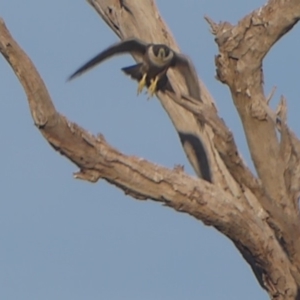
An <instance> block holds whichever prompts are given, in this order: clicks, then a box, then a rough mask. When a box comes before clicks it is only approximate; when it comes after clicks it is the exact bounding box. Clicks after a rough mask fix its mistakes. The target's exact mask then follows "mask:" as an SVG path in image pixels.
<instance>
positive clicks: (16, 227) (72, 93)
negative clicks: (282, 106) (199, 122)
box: [0, 0, 300, 300]
mask: <svg viewBox="0 0 300 300" xmlns="http://www.w3.org/2000/svg"><path fill="white" fill-rule="evenodd" d="M264 2H265V1H263V0H255V1H248V2H247V1H238V0H231V1H226V3H225V2H224V1H223V0H213V1H201V0H198V1H196V0H185V1H172V3H173V4H172V5H173V8H172V10H170V9H169V7H168V3H170V1H169V0H165V1H163V0H158V1H157V5H158V7H159V9H160V11H161V13H162V16H163V18H164V19H165V20H166V22H167V23H168V26H169V28H170V29H171V30H172V32H173V34H174V37H175V38H176V40H177V41H178V43H179V45H180V47H181V49H182V51H183V52H184V53H186V54H188V55H189V56H190V57H191V59H192V60H193V62H194V64H195V66H196V68H197V71H198V73H199V76H200V77H201V78H202V80H203V81H204V82H205V84H206V85H207V87H208V88H209V90H210V91H211V93H212V95H213V96H214V98H215V99H216V103H217V105H218V108H219V110H220V114H221V115H222V117H223V118H224V119H225V121H226V122H227V124H228V125H229V127H230V128H231V129H232V131H233V132H234V133H235V137H236V140H237V142H238V144H239V147H240V150H241V152H242V154H243V156H244V157H245V158H246V160H247V162H248V163H249V165H251V161H250V159H249V155H248V152H247V147H246V145H245V139H244V136H243V132H242V127H241V124H240V121H239V118H238V116H237V113H236V111H235V109H234V107H233V105H232V101H231V99H230V95H229V91H228V89H227V87H226V86H224V85H222V84H221V83H219V82H217V81H216V80H215V78H214V76H215V66H214V55H216V54H217V48H216V45H215V43H214V37H213V36H212V35H211V34H210V33H209V28H208V25H207V24H206V22H205V21H204V19H203V16H204V15H205V14H207V15H209V16H210V17H212V18H213V19H214V20H216V21H221V20H223V21H230V22H233V23H235V22H236V21H237V20H239V19H240V18H241V17H242V16H244V15H245V14H246V13H248V12H250V11H251V10H253V9H256V8H258V7H259V6H260V5H262V4H263V3H264ZM0 14H1V17H2V18H4V20H5V21H6V24H7V26H8V28H9V29H10V30H11V33H12V34H13V36H14V37H15V38H16V40H17V41H18V42H19V43H20V45H21V46H22V47H23V48H24V50H25V51H26V52H27V54H28V55H29V56H30V57H31V59H32V60H33V62H34V63H35V65H36V67H37V68H38V70H39V72H40V74H41V76H42V77H43V79H44V80H45V83H46V85H47V87H48V89H49V91H50V94H51V96H52V98H53V101H54V103H55V105H56V107H57V109H58V110H59V111H60V112H61V113H63V114H64V115H66V116H67V117H68V118H69V119H70V120H72V121H75V122H77V123H78V124H80V125H82V126H83V127H84V128H86V129H88V130H89V131H91V132H92V133H102V134H104V135H105V137H106V139H107V141H108V142H110V143H111V144H112V145H113V146H115V147H117V148H118V149H119V150H121V151H123V152H124V153H126V154H134V155H137V156H141V157H144V158H146V159H148V160H150V161H153V162H155V163H158V164H162V165H164V166H167V167H170V168H172V167H173V166H174V165H175V164H184V165H185V169H186V171H187V172H188V173H190V174H193V171H192V169H191V168H190V167H189V165H188V162H187V160H186V158H185V155H184V153H183V151H182V149H181V146H180V143H179V140H178V137H177V135H176V133H175V130H174V129H173V128H172V125H171V124H170V121H169V120H168V117H167V115H166V113H165V112H164V111H163V109H162V108H161V106H160V104H159V102H158V101H157V100H156V99H155V98H154V99H152V100H151V101H146V97H145V96H140V97H137V96H136V87H137V86H136V83H135V82H133V81H131V80H130V79H129V78H127V77H125V76H124V75H123V74H122V73H121V71H120V68H121V67H123V66H127V65H129V64H130V63H132V58H131V57H129V56H123V57H120V58H117V59H114V60H111V61H108V62H106V63H105V64H103V65H101V66H100V67H99V68H96V69H94V70H93V71H91V72H90V73H88V74H86V75H85V76H82V77H80V78H78V79H76V80H75V81H73V82H71V83H66V82H65V80H66V78H67V76H68V75H70V73H72V72H73V71H74V70H75V69H76V68H77V67H78V66H80V65H81V64H82V63H83V62H85V61H86V60H87V59H89V58H90V57H91V56H93V55H94V54H96V53H97V52H99V51H101V50H102V49H103V48H105V47H107V46H108V45H110V44H111V43H114V42H116V41H117V37H116V36H115V35H114V33H113V32H112V31H111V30H110V29H109V28H108V27H107V26H106V24H105V23H104V22H103V21H102V20H101V19H100V18H99V17H98V15H97V14H96V13H95V11H94V10H93V9H92V8H91V7H90V6H89V5H88V4H87V3H86V1H83V0H82V1H79V0H78V1H70V0H69V1H68V0H61V1H59V2H58V1H37V0H28V1H24V2H23V1H14V0H11V1H1V3H0ZM179 20H182V22H179ZM299 34H300V32H299V28H296V29H294V30H293V31H292V32H291V33H289V34H288V35H287V36H286V37H284V38H283V39H282V40H281V41H280V42H279V43H278V44H277V45H276V46H275V47H274V49H273V50H272V51H271V53H270V55H269V56H268V57H267V59H266V61H265V64H264V66H265V82H266V85H265V86H266V93H269V91H270V90H271V87H272V86H273V85H277V87H278V92H277V93H276V97H275V99H274V100H273V102H274V103H273V105H274V104H275V103H276V101H277V100H278V98H279V96H280V94H285V95H286V97H287V99H288V103H289V107H288V108H289V124H290V125H291V126H292V128H293V129H294V130H295V132H296V133H297V134H298V135H299V127H300V126H299V117H298V112H299V111H300V110H299V109H300V107H299V102H300V101H299V96H300V85H299V82H298V81H299V78H300V74H299V65H300V64H299V52H300V41H299V38H298V37H299ZM107 75H108V76H107ZM0 78H1V80H0V128H1V130H0V140H1V169H2V172H0V182H1V189H0V241H1V243H0V266H1V267H0V298H1V299H6V300H14V299H30V300H35V299H43V300H53V299H63V300H67V299H71V300H79V299H110V300H119V299H120V300H127V299H128V300H140V299H143V300H152V299H156V300H168V299H170V300H171V299H172V300H179V299H189V300H194V299H195V300H196V299H206V300H220V299H231V300H235V299H244V300H247V299H249V300H250V299H257V300H263V299H268V297H267V294H266V293H265V292H264V291H263V290H262V289H261V288H260V287H259V286H258V284H257V282H256V279H255V278H254V275H253V274H252V271H251V270H250V268H249V266H248V265H247V264H246V263H245V262H244V260H243V259H242V257H241V255H240V254H239V253H238V251H237V250H236V249H235V247H234V246H233V245H232V243H231V242H230V241H229V240H228V239H227V238H225V237H224V236H222V235H221V234H220V233H218V232H217V231H216V230H214V229H213V228H211V227H206V226H204V225H203V224H202V223H201V222H199V221H197V220H195V219H193V218H191V217H189V216H187V215H184V214H179V213H177V212H174V211H173V210H171V209H169V208H165V207H163V206H161V205H160V204H157V203H153V202H151V201H136V200H134V199H132V198H130V197H128V196H125V195H124V193H123V192H122V191H120V190H117V189H116V188H115V187H114V186H111V185H109V184H108V183H106V182H104V181H100V182H98V183H96V184H91V183H88V182H83V181H78V180H75V179H73V177H72V173H73V172H76V171H77V169H76V166H74V165H73V164H72V163H71V162H69V161H68V160H67V159H65V158H64V157H62V156H60V155H59V154H58V153H56V152H55V151H53V149H52V148H51V147H50V146H49V145H48V144H47V142H46V141H45V140H44V138H43V137H42V136H41V134H40V133H39V131H38V130H37V129H36V128H35V127H34V125H33V121H32V118H31V116H30V113H29V110H28V105H27V101H26V96H25V94H24V92H23V90H22V88H21V85H20V84H19V82H18V80H17V79H16V77H15V75H14V74H13V72H12V70H11V69H10V67H9V65H8V64H7V63H6V61H5V60H4V59H3V58H2V57H0ZM297 117H298V118H297Z"/></svg>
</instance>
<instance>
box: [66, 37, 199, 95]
mask: <svg viewBox="0 0 300 300" xmlns="http://www.w3.org/2000/svg"><path fill="white" fill-rule="evenodd" d="M124 53H131V54H133V55H138V56H139V57H141V58H142V62H141V63H138V64H135V65H133V66H129V67H125V68H122V71H123V72H124V73H125V74H127V75H129V76H131V78H133V79H135V80H137V81H138V90H137V93H138V94H139V93H141V92H142V90H143V88H144V87H147V88H148V92H149V94H150V96H153V95H154V94H155V93H156V92H157V91H159V90H161V91H165V90H169V91H171V92H173V91H174V90H173V88H172V86H171V84H170V82H169V80H168V77H167V71H168V69H169V68H176V69H177V70H179V72H180V73H181V74H182V76H183V77H184V79H185V82H186V85H187V88H188V91H189V96H191V97H192V98H194V99H197V100H200V88H199V82H198V77H197V74H196V71H195V68H194V66H193V64H192V63H191V62H190V60H189V58H188V57H187V56H185V55H182V54H180V53H177V52H175V51H174V50H172V49H171V48H170V47H168V46H166V45H164V44H147V43H145V42H143V41H141V40H139V39H135V38H133V39H127V40H124V41H121V42H119V43H117V44H114V45H112V46H110V47H108V48H107V49H105V50H104V51H102V52H100V53H99V54H98V55H96V56H95V57H93V58H92V59H91V60H89V61H88V62H87V63H85V64H84V65H83V66H81V67H80V68H79V69H78V70H77V71H75V72H74V73H73V74H72V75H71V76H70V77H69V78H68V80H72V79H73V78H75V77H77V76H80V75H81V74H83V73H84V72H86V71H88V70H89V69H91V68H93V67H94V66H96V65H97V64H100V63H101V62H103V61H104V60H106V59H108V58H110V57H112V56H114V55H119V54H124Z"/></svg>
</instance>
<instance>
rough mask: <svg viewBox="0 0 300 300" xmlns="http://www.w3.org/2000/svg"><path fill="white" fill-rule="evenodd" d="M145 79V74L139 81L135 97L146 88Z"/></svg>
mask: <svg viewBox="0 0 300 300" xmlns="http://www.w3.org/2000/svg"><path fill="white" fill-rule="evenodd" d="M146 77H147V73H145V74H144V75H143V77H142V79H141V80H140V81H139V85H138V89H137V95H139V94H140V93H141V92H142V91H143V89H144V87H145V86H146Z"/></svg>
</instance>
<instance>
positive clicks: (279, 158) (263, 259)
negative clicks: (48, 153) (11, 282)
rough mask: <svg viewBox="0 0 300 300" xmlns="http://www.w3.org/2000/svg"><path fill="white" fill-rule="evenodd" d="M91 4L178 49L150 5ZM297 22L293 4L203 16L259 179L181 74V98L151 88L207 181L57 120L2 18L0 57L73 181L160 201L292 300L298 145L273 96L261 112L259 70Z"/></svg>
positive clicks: (102, 0) (296, 266)
mask: <svg viewBox="0 0 300 300" xmlns="http://www.w3.org/2000/svg"><path fill="white" fill-rule="evenodd" d="M89 3H90V4H91V5H92V6H93V7H94V8H95V10H96V11H97V12H98V14H99V15H100V16H101V17H102V19H103V20H104V21H105V22H106V23H107V25H108V26H109V27H111V29H112V30H113V31H114V32H115V33H116V34H117V35H118V36H119V37H120V38H121V39H124V38H128V37H132V36H134V37H137V38H141V39H143V40H146V41H148V42H156V43H165V44H167V45H169V46H170V47H172V48H173V49H174V50H178V47H177V45H176V43H175V40H174V39H173V37H172V35H171V33H170V31H169V30H168V28H167V26H166V24H165V23H164V21H163V20H162V18H161V17H160V15H159V13H158V11H157V8H156V6H155V3H154V1H153V0H145V1H130V0H127V1H114V0H89ZM145 18H146V19H147V22H146V23H145V22H143V20H144V19H145ZM299 18H300V2H299V1H297V0H269V1H268V2H267V3H266V5H264V6H263V7H261V8H260V9H258V10H256V11H254V12H252V13H250V14H249V15H247V16H246V17H244V18H243V19H241V20H240V22H239V23H238V24H237V25H235V26H234V25H231V24H229V23H227V22H225V23H219V24H216V23H214V22H213V21H212V20H211V19H209V18H206V20H207V22H208V23H209V25H210V27H211V31H212V34H213V35H214V36H215V41H216V43H217V45H218V48H219V54H218V55H217V56H216V57H215V63H216V67H217V79H218V80H219V81H221V82H222V83H224V84H226V85H228V87H229V89H230V92H231V95H232V99H233V102H234V105H235V107H236V109H237V112H238V113H239V115H240V118H241V121H242V125H243V128H244V132H245V135H246V139H247V143H248V146H249V150H250V154H251V157H252V160H253V163H254V166H255V168H256V171H257V174H258V177H256V176H255V175H254V174H253V173H252V172H251V171H250V170H249V168H248V167H247V165H246V164H245V162H244V161H243V159H242V158H241V156H240V155H239V152H238V149H237V147H236V144H235V141H234V137H233V135H232V134H231V132H230V131H229V129H228V128H227V127H226V124H225V123H224V122H223V120H222V119H221V118H220V117H219V116H218V112H217V109H216V107H215V105H214V101H213V99H212V97H211V96H210V94H209V92H208V91H207V89H206V88H205V86H204V85H203V83H202V82H201V81H200V87H201V100H202V102H201V103H199V102H197V101H194V99H190V98H189V97H187V96H185V95H186V87H185V84H184V80H183V78H181V77H180V75H179V74H177V73H176V72H174V71H169V73H168V76H169V78H170V81H171V84H172V86H175V87H176V89H177V90H178V91H179V92H180V95H181V97H174V95H173V96H172V94H170V93H162V92H159V93H158V98H159V100H160V102H161V104H162V107H163V108H164V109H165V110H166V111H167V113H168V115H169V117H170V119H171V121H172V123H173V125H174V126H175V128H176V130H177V132H178V133H180V132H188V133H189V134H191V135H193V136H194V137H196V138H199V139H201V141H203V143H204V146H205V149H206V153H207V157H208V162H209V167H210V171H211V176H212V182H211V183H210V182H208V181H206V180H204V179H202V178H198V179H196V178H193V177H191V176H188V175H187V174H185V173H184V171H183V170H182V169H181V168H175V169H174V170H169V169H167V168H164V167H161V166H158V165H155V164H153V163H151V162H148V161H146V160H144V159H140V158H137V157H132V156H126V155H125V154H123V153H121V152H120V151H118V150H117V149H115V148H113V147H112V146H110V145H109V144H108V143H107V142H106V141H105V139H104V137H103V136H100V135H99V136H93V135H91V134H89V133H88V132H87V131H86V130H84V129H83V128H81V127H80V126H78V125H76V124H75V123H72V122H71V121H69V120H68V119H67V118H66V117H64V116H62V115H61V114H60V113H59V112H57V111H56V109H55V107H54V105H53V103H52V100H51V98H50V96H49V94H48V91H47V89H46V86H45V84H44V82H43V81H42V79H41V77H40V76H39V74H38V72H37V70H36V69H35V67H34V66H33V64H32V62H31V61H30V59H29V58H28V56H27V55H26V54H25V53H24V51H22V49H21V48H20V47H19V46H18V44H17V43H16V41H14V40H13V38H12V36H11V35H10V33H9V32H8V30H7V29H6V27H5V25H4V22H3V21H1V24H0V51H1V53H2V55H3V56H4V57H5V59H6V60H7V61H8V62H9V64H10V65H11V67H12V69H13V70H14V72H15V74H16V75H17V77H18V79H19V81H20V83H21V84H22V85H23V88H24V90H25V92H26V94H27V97H28V103H29V106H30V110H31V115H32V118H33V120H34V123H35V125H36V126H37V128H38V129H39V131H40V132H41V134H42V135H43V136H44V137H45V138H46V140H47V141H48V142H49V144H50V145H51V146H52V147H53V148H54V149H55V150H57V151H58V152H60V153H61V154H62V155H64V156H66V157H67V158H68V159H70V160H71V161H72V162H73V163H75V164H76V165H77V166H78V167H79V169H80V171H79V172H78V173H76V174H75V178H80V179H83V180H88V181H91V182H96V181H97V180H99V179H104V180H106V181H108V182H109V183H111V184H113V185H115V186H117V187H118V188H120V189H122V190H123V191H124V192H125V193H127V194H129V195H131V196H132V197H133V198H135V199H150V200H154V201H158V202H161V203H164V204H165V205H167V206H169V207H171V208H173V209H175V210H177V211H178V212H185V213H188V214H190V215H191V216H193V217H195V218H197V219H198V220H201V221H202V222H203V223H205V224H207V225H210V226H214V227H215V228H216V229H217V230H219V231H220V232H221V233H223V234H225V235H226V236H227V237H228V238H229V239H231V240H232V241H233V243H234V244H235V245H236V247H237V249H238V250H239V251H240V252H241V254H242V255H243V257H244V259H245V260H246V261H247V263H248V264H249V265H250V266H251V268H252V270H253V272H254V274H255V276H256V278H257V280H258V282H259V284H260V285H261V287H262V288H264V289H265V290H266V291H267V292H268V294H269V296H270V298H271V299H300V292H299V291H300V222H299V206H298V199H299V190H300V163H299V160H300V142H299V140H298V139H297V137H296V136H295V134H294V133H293V132H292V131H291V130H290V128H289V127H288V126H287V122H286V119H287V104H286V100H285V99H284V98H283V97H282V98H281V100H280V103H279V106H278V109H277V111H276V112H275V111H273V110H272V109H271V108H270V107H269V100H270V98H271V97H266V96H265V94H264V89H263V69H262V62H263V59H264V57H265V56H266V54H267V53H268V51H269V50H270V49H271V47H272V46H273V45H274V44H275V43H276V42H277V41H278V40H279V39H280V38H281V37H282V36H283V35H284V34H285V33H287V32H288V31H289V30H291V29H292V28H293V26H294V25H295V24H296V23H297V22H298V20H299ZM137 24H139V26H137ZM203 124H204V126H203ZM262 141H263V142H262ZM183 147H184V150H185V152H186V155H187V157H188V158H189V161H190V163H191V165H192V166H193V168H194V169H195V172H196V173H197V174H199V175H200V172H199V169H198V164H197V162H196V159H195V153H194V151H193V149H191V147H189V145H188V144H185V143H183ZM199 177H201V176H199Z"/></svg>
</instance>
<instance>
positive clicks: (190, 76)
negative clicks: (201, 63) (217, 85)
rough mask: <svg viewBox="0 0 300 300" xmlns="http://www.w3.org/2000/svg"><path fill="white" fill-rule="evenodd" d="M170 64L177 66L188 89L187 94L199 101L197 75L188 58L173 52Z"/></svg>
mask: <svg viewBox="0 0 300 300" xmlns="http://www.w3.org/2000/svg"><path fill="white" fill-rule="evenodd" d="M172 65H173V68H177V69H178V70H179V72H180V73H181V74H182V75H183V77H184V79H185V83H186V85H187V88H188V91H189V95H190V96H191V97H192V98H194V99H196V100H199V101H201V95H200V86H199V80H198V76H197V73H196V70H195V67H194V65H193V64H192V62H191V61H190V59H189V58H188V57H187V56H185V55H182V54H179V53H175V56H174V58H173V64H172Z"/></svg>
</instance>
